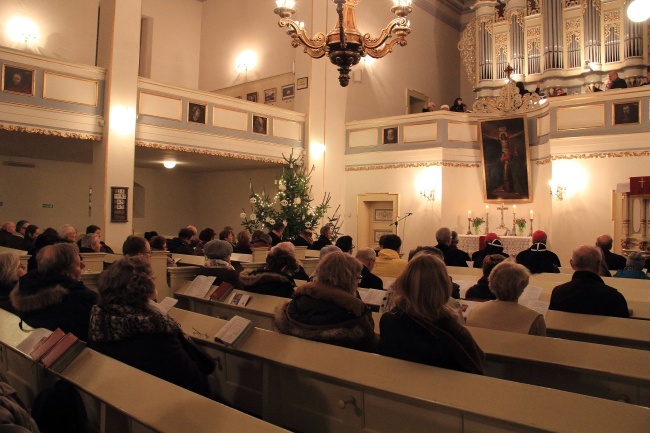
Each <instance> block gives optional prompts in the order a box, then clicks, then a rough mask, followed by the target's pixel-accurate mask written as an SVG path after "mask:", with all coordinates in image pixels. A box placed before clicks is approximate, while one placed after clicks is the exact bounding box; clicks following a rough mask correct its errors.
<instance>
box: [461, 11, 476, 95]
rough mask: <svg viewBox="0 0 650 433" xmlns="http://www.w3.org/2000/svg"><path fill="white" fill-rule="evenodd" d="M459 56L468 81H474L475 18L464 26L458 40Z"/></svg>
mask: <svg viewBox="0 0 650 433" xmlns="http://www.w3.org/2000/svg"><path fill="white" fill-rule="evenodd" d="M458 51H460V58H461V60H462V62H463V65H464V66H465V71H466V72H467V78H468V79H469V82H470V83H472V85H473V84H474V83H476V19H475V18H474V19H472V20H471V21H470V22H469V23H468V24H467V27H465V30H464V31H463V33H462V35H461V38H460V41H459V42H458Z"/></svg>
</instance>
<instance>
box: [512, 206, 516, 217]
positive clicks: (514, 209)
mask: <svg viewBox="0 0 650 433" xmlns="http://www.w3.org/2000/svg"><path fill="white" fill-rule="evenodd" d="M512 213H513V214H514V215H517V205H516V204H513V205H512Z"/></svg>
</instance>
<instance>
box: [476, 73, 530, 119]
mask: <svg viewBox="0 0 650 433" xmlns="http://www.w3.org/2000/svg"><path fill="white" fill-rule="evenodd" d="M539 101H540V97H539V95H538V94H537V93H528V94H526V95H524V96H521V95H520V94H519V89H517V86H516V85H515V83H514V82H512V81H508V83H506V85H505V86H503V87H502V88H501V89H500V90H499V96H497V97H496V98H479V99H478V100H477V101H476V102H474V105H472V110H473V111H474V112H475V113H499V114H505V113H513V112H516V111H527V110H529V109H531V108H533V107H534V106H536V105H539Z"/></svg>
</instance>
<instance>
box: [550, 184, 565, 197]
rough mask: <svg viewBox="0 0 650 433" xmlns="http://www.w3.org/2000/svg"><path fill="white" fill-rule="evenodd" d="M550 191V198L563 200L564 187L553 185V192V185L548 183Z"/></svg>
mask: <svg viewBox="0 0 650 433" xmlns="http://www.w3.org/2000/svg"><path fill="white" fill-rule="evenodd" d="M548 184H549V186H550V187H551V188H550V191H551V198H553V197H555V198H556V199H558V201H562V200H564V194H566V186H561V185H555V191H553V187H554V184H553V183H551V182H549V183H548Z"/></svg>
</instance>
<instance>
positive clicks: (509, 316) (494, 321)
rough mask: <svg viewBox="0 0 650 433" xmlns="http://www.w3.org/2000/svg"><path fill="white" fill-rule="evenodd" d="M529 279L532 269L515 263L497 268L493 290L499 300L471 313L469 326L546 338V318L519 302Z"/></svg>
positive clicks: (468, 321)
mask: <svg viewBox="0 0 650 433" xmlns="http://www.w3.org/2000/svg"><path fill="white" fill-rule="evenodd" d="M529 279H530V272H529V271H528V269H526V267H525V266H522V265H520V264H517V263H515V262H513V261H511V260H506V261H503V262H501V263H499V264H498V265H496V266H495V267H494V269H492V272H491V273H490V276H489V287H490V290H491V291H492V293H494V295H495V296H496V297H497V298H496V300H494V301H488V302H485V303H483V304H481V305H477V306H476V307H474V308H473V309H472V310H470V312H469V313H468V315H467V326H476V327H478V328H489V329H496V330H499V331H509V332H517V333H519V334H530V335H540V336H546V322H544V316H542V315H541V314H540V313H538V312H537V311H535V310H531V309H530V308H527V307H524V306H523V305H519V304H518V303H517V301H518V300H519V297H520V296H521V294H522V293H523V292H524V289H525V288H526V286H528V281H529Z"/></svg>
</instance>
